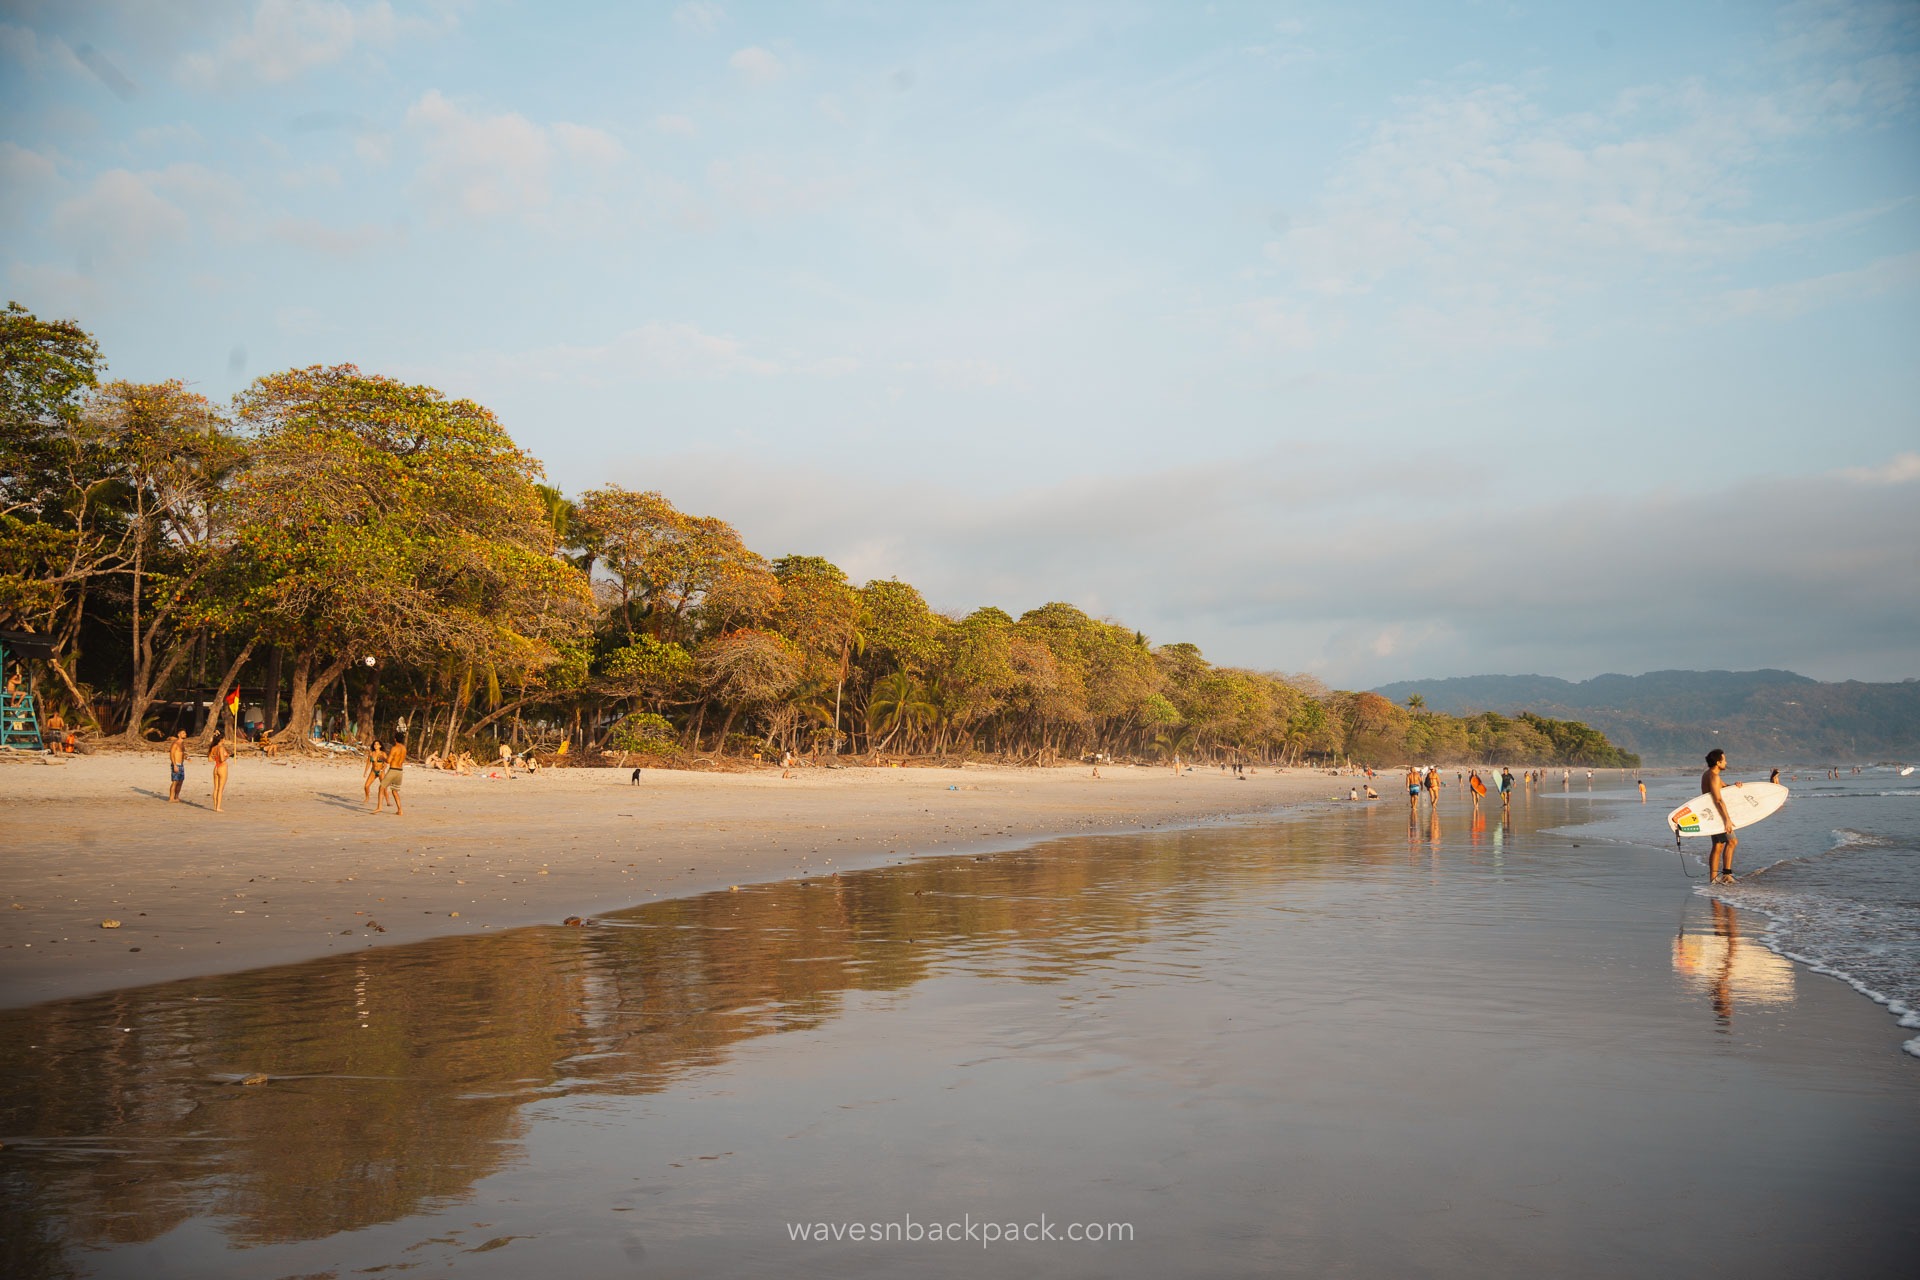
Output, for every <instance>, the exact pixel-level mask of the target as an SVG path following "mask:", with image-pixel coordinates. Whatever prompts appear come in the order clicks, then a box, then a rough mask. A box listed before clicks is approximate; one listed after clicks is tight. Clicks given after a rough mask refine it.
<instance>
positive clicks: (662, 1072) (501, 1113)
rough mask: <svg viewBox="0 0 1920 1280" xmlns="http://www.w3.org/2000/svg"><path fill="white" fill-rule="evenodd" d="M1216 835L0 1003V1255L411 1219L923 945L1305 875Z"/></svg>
mask: <svg viewBox="0 0 1920 1280" xmlns="http://www.w3.org/2000/svg"><path fill="white" fill-rule="evenodd" d="M1248 838H1258V839H1260V840H1261V841H1262V845H1263V848H1267V849H1273V848H1274V847H1275V846H1276V845H1277V844H1279V843H1280V842H1281V840H1280V839H1278V838H1276V833H1275V832H1274V831H1272V830H1271V829H1269V830H1268V831H1266V832H1264V833H1262V834H1261V835H1259V836H1257V837H1255V836H1249V837H1248ZM1221 839H1222V834H1221V833H1218V832H1216V833H1212V834H1211V836H1210V837H1209V840H1208V842H1207V843H1206V844H1205V845H1204V846H1197V845H1195V844H1194V843H1193V842H1192V841H1191V840H1190V839H1188V838H1186V837H1183V836H1180V835H1169V836H1159V837H1143V838H1139V839H1134V840H1104V841H1061V842H1058V843H1056V844H1054V845H1051V846H1048V847H1046V848H1045V849H1044V850H1041V851H1037V852H1035V853H1030V854H1024V855H1007V856H1002V857H999V858H995V859H993V860H992V861H990V862H980V863H976V862H974V861H972V860H969V859H942V860H939V861H927V862H921V863H914V864H910V865H907V866H901V867H896V868H891V869H889V870H886V871H884V872H864V873H855V874H848V875H843V876H838V877H828V878H825V879H815V880H812V881H810V882H805V883H784V884H776V885H769V886H764V887H759V888H752V889H747V890H744V891H741V892H737V893H717V894H709V895H707V896H705V897H700V898H692V899H683V900H676V901H672V902H664V903H658V904H655V905H652V906H648V907H643V908H638V909H636V910H633V911H630V912H625V913H621V914H618V915H615V916H611V917H608V918H607V920H606V921H604V922H603V923H602V924H601V925H600V926H599V927H592V928H587V929H567V928H550V929H526V930H520V931H516V932H513V933H508V934H502V935H498V936H495V937H464V938H456V939H447V940H444V941H440V942H432V943H423V944H416V945H412V946H406V947H394V948H381V949H370V950H367V951H364V952H362V953H360V954H358V955H354V956H347V957H340V958H338V959H328V960H324V961H316V962H313V963H309V964H303V965H295V966H287V967H284V968H278V969H267V970H259V971H256V972H253V973H247V974H239V975H234V976H231V977H221V978H209V979H199V980H194V981H190V982H181V983H172V984H168V985H165V986H160V987H151V988H144V989H141V990H136V991H130V992H122V993H116V994H114V995H111V996H105V997H98V998H93V999H87V1000H78V1001H68V1002H64V1003H60V1004H52V1005H42V1006H39V1007H36V1008H30V1009H21V1010H11V1011H5V1012H0V1071H4V1075H3V1076H0V1080H3V1081H4V1083H3V1084H0V1127H3V1128H4V1131H5V1132H7V1133H9V1134H14V1135H19V1137H20V1139H21V1142H20V1143H19V1145H15V1144H13V1143H10V1144H9V1146H10V1150H9V1151H8V1153H7V1154H8V1156H9V1159H10V1163H11V1169H10V1170H9V1182H10V1185H9V1187H8V1188H7V1189H8V1190H9V1192H11V1193H12V1194H10V1195H9V1196H8V1199H9V1202H10V1203H11V1204H12V1205H14V1206H15V1210H14V1214H21V1213H24V1214H28V1215H33V1217H32V1218H30V1219H29V1218H16V1219H15V1220H14V1221H13V1222H12V1223H11V1224H10V1225H11V1226H14V1227H18V1228H19V1230H10V1231H9V1232H8V1238H9V1240H10V1241H11V1242H12V1243H10V1244H9V1246H8V1249H9V1250H10V1251H11V1250H14V1249H16V1248H28V1247H30V1242H31V1241H32V1240H33V1239H35V1238H39V1239H42V1240H45V1239H46V1238H47V1237H48V1236H49V1235H56V1236H64V1237H65V1238H66V1240H67V1241H68V1242H70V1243H72V1244H90V1245H109V1244H115V1243H125V1242H132V1241H140V1240H150V1239H153V1238H155V1237H157V1236H159V1235H162V1234H164V1233H165V1232H167V1231H168V1230H170V1229H171V1228H173V1227H175V1226H177V1225H179V1224H180V1223H182V1222H183V1221H185V1220H187V1219H189V1218H192V1217H195V1216H199V1215H217V1216H219V1217H220V1218H221V1219H222V1220H223V1222H222V1229H223V1230H224V1231H225V1233H226V1235H227V1236H228V1238H229V1239H230V1240H231V1241H233V1242H234V1243H236V1244H254V1243H268V1242H274V1241H285V1240H299V1239H313V1238H318V1237H322V1236H326V1235H329V1234H332V1233H335V1232H340V1231H348V1230H353V1229H355V1228H359V1227H364V1226H368V1225H371V1224H374V1223H380V1222H386V1221H392V1220H394V1219H396V1218H400V1217H404V1216H407V1215H409V1214H412V1213H415V1212H419V1211H421V1210H423V1209H426V1208H430V1207H432V1206H433V1205H434V1203H435V1202H445V1201H447V1200H449V1199H455V1198H458V1197H459V1196H461V1195H463V1194H464V1193H465V1192H466V1191H467V1189H468V1188H469V1187H470V1186H471V1185H472V1184H473V1183H474V1182H475V1181H476V1180H478V1179H480V1178H482V1177H485V1176H486V1175H488V1174H489V1173H492V1172H494V1171H496V1170H498V1169H500V1168H502V1167H503V1166H504V1165H505V1164H506V1163H507V1162H508V1160H509V1158H510V1156H511V1154H512V1149H513V1148H512V1143H513V1141H514V1140H515V1139H516V1138H517V1137H518V1136H519V1134H520V1132H521V1120H520V1110H519V1109H520V1107H521V1106H522V1105H523V1104H524V1103H526V1102H529V1101H531V1100H534V1099H537V1098H540V1097H545V1096H551V1095H553V1094H556V1093H561V1094H565V1093H580V1092H611V1093H620V1094H632V1093H647V1092H654V1091H658V1090H661V1089H664V1088H666V1087H668V1086H669V1085H671V1084H672V1083H673V1082H674V1081H675V1080H676V1079H677V1078H679V1077H680V1076H681V1075H683V1074H684V1073H686V1072H688V1071H690V1070H694V1069H698V1068H702V1067H707V1066H711V1065H714V1064H716V1063H719V1062H721V1061H722V1060H724V1058H725V1056H726V1054H727V1051H728V1049H729V1047H730V1046H731V1045H733V1044H735V1043H736V1042H739V1041H741V1040H743V1039H745V1038H749V1037H753V1036H759V1035H764V1034H768V1033H771V1032H776V1031H782V1030H789V1029H795V1028H804V1027H812V1026H818V1025H820V1024H821V1023H823V1022H825V1021H827V1020H829V1019H831V1018H832V1017H833V1016H834V1015H835V1014H836V1013H837V1011H838V1009H839V1007H840V1001H841V998H842V996H843V994H844V993H846V992H849V991H888V990H901V989H904V988H907V987H909V986H912V985H913V984H914V983H917V982H919V981H920V980H921V979H922V978H924V977H926V976H927V975H928V974H929V973H930V972H931V971H932V970H933V969H934V967H935V966H936V965H938V966H940V967H941V968H943V969H946V970H949V971H952V970H963V971H977V972H980V973H990V974H996V975H1004V976H1015V977H1019V978H1022V979H1026V980H1031V981H1048V980H1054V979H1058V978H1060V977H1064V976H1067V975H1068V974H1070V973H1073V972H1076V971H1078V970H1081V969H1083V968H1085V967H1086V966H1087V965H1089V964H1095V963H1099V962H1101V961H1102V960H1105V959H1107V958H1110V957H1112V956H1113V955H1115V954H1116V953H1119V952H1121V951H1124V950H1125V949H1127V948H1128V947H1130V946H1132V945H1134V944H1136V943H1138V942H1140V941H1142V940H1144V939H1145V938H1146V937H1147V935H1148V933H1149V931H1150V930H1158V929H1165V928H1167V927H1169V926H1177V927H1180V928H1182V930H1183V931H1185V932H1199V931H1202V930H1204V928H1205V927H1206V923H1205V918H1204V917H1205V914H1206V912H1207V910H1208V909H1209V903H1210V901H1211V900H1212V899H1214V898H1216V897H1217V896H1218V895H1219V892H1220V891H1221V889H1222V887H1223V885H1222V874H1221V870H1220V868H1222V867H1223V866H1226V865H1232V866H1233V868H1234V869H1233V876H1234V878H1235V884H1236V885H1238V886H1242V887H1244V885H1245V884H1246V881H1247V877H1248V876H1250V875H1258V876H1260V877H1262V878H1267V877H1273V878H1280V877H1288V876H1295V877H1297V876H1299V875H1301V874H1302V873H1303V872H1304V871H1306V870H1308V869H1309V863H1308V860H1307V859H1305V858H1301V859H1297V860H1291V861H1290V860H1288V859H1285V858H1280V857H1276V858H1273V859H1272V860H1271V861H1270V862H1268V861H1263V862H1261V863H1251V862H1249V861H1247V860H1242V859H1235V860H1226V859H1220V858H1219V854H1220V852H1221V851H1222V846H1221V843H1220V842H1221ZM1202 847H1204V849H1205V853H1204V854H1202V853H1201V852H1200V849H1201V848H1202ZM1116 886H1117V887H1118V888H1119V889H1120V891H1118V892H1116V891H1114V889H1115V887H1116ZM123 1028H124V1030H123ZM255 1073H263V1074H265V1075H266V1076H267V1077H268V1079H267V1081H266V1082H265V1083H262V1084H244V1083H240V1081H242V1080H243V1079H245V1078H246V1077H247V1076H249V1075H252V1074H255ZM23 1207H24V1208H23ZM14 1214H10V1215H9V1216H10V1217H12V1216H14ZM55 1224H57V1225H55ZM18 1260H19V1261H20V1262H22V1263H23V1264H24V1265H21V1266H9V1267H8V1274H14V1275H40V1274H58V1273H59V1269H58V1265H57V1264H53V1265H50V1264H49V1260H48V1259H45V1258H43V1259H41V1260H39V1261H37V1262H35V1261H31V1260H29V1259H26V1258H24V1257H21V1258H18Z"/></svg>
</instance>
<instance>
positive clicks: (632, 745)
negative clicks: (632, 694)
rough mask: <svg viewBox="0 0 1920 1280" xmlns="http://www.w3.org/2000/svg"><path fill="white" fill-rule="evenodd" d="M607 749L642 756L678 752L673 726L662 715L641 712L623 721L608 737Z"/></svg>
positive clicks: (665, 754)
mask: <svg viewBox="0 0 1920 1280" xmlns="http://www.w3.org/2000/svg"><path fill="white" fill-rule="evenodd" d="M607 747H608V749H609V750H612V751H626V752H630V753H636V754H640V755H653V756H669V755H672V754H674V751H675V750H676V748H675V745H674V732H673V725H672V724H671V723H669V722H668V720H667V718H666V717H665V716H662V715H656V714H654V713H653V712H651V711H639V712H635V713H634V714H632V715H630V716H627V717H626V718H624V719H622V720H621V721H620V723H618V724H616V725H614V726H613V731H612V732H611V733H609V734H608V735H607Z"/></svg>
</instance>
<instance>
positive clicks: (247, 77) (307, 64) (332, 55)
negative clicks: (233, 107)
mask: <svg viewBox="0 0 1920 1280" xmlns="http://www.w3.org/2000/svg"><path fill="white" fill-rule="evenodd" d="M420 25H421V24H419V23H416V22H409V21H405V20H402V19H401V18H399V17H398V16H396V15H395V13H394V11H393V6H392V5H390V4H389V3H387V0H374V3H371V4H366V5H362V6H360V7H358V8H355V7H352V6H350V5H348V4H346V3H344V2H343V0H260V4H259V7H258V8H256V9H255V10H254V11H253V17H252V20H251V22H250V23H249V24H248V25H247V26H246V27H245V28H243V29H242V30H240V31H237V32H235V33H234V34H233V35H232V36H231V37H230V38H228V40H227V41H226V43H225V44H222V45H221V46H220V47H219V48H217V49H214V50H211V51H207V52H201V53H191V54H188V55H187V56H186V57H185V58H183V59H182V60H181V64H180V69H181V74H182V76H183V78H184V79H186V80H187V81H188V82H189V83H191V84H195V85H199V86H202V87H217V86H223V85H228V84H233V83H235V82H239V81H257V82H261V83H265V84H282V83H285V82H286V81H289V80H293V79H295V78H297V77H298V76H300V75H302V74H303V73H305V72H307V71H310V70H312V69H314V68H315V67H323V66H327V65H329V64H331V63H335V62H338V61H340V60H341V59H343V58H345V57H346V56H347V55H348V54H349V53H351V52H353V50H354V49H355V48H373V49H384V48H388V47H390V46H391V45H392V44H393V42H394V41H395V39H396V38H397V37H398V36H399V35H400V34H401V33H402V31H403V30H406V29H418V28H419V27H420Z"/></svg>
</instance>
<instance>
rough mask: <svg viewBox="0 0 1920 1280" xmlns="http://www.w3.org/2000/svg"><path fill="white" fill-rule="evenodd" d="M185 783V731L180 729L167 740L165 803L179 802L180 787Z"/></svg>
mask: <svg viewBox="0 0 1920 1280" xmlns="http://www.w3.org/2000/svg"><path fill="white" fill-rule="evenodd" d="M186 784H187V731H186V730H185V729H181V730H179V731H178V732H176V733H175V734H174V735H173V737H172V738H171V739H169V740H168V742H167V803H168V804H178V803H179V802H180V788H181V787H184V786H185V785H186Z"/></svg>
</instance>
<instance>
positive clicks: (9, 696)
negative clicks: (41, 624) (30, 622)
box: [0, 631, 53, 751]
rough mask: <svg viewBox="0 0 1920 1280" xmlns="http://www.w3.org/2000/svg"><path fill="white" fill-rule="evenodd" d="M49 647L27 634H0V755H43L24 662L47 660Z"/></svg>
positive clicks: (29, 675) (30, 675)
mask: <svg viewBox="0 0 1920 1280" xmlns="http://www.w3.org/2000/svg"><path fill="white" fill-rule="evenodd" d="M52 656H53V645H52V643H51V642H49V641H48V640H47V638H46V637H45V636H37V635H34V634H33V633H32V632H30V631H0V751H44V750H46V743H45V742H44V741H42V739H41V737H40V712H39V709H38V708H37V707H36V706H35V705H34V699H33V673H32V672H31V671H29V670H28V669H27V664H26V663H25V662H24V661H22V659H25V658H51V657H52Z"/></svg>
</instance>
